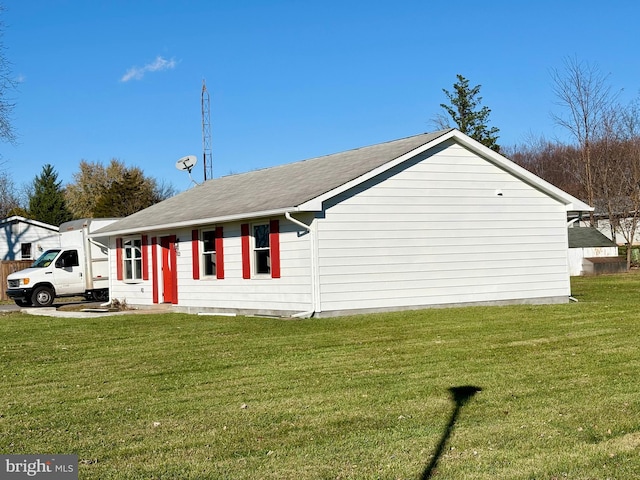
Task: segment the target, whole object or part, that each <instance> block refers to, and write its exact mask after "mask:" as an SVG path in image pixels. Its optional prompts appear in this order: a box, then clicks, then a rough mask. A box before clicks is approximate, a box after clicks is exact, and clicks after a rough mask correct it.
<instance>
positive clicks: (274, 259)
mask: <svg viewBox="0 0 640 480" xmlns="http://www.w3.org/2000/svg"><path fill="white" fill-rule="evenodd" d="M269 248H270V250H271V278H280V222H278V220H271V221H270V222H269Z"/></svg>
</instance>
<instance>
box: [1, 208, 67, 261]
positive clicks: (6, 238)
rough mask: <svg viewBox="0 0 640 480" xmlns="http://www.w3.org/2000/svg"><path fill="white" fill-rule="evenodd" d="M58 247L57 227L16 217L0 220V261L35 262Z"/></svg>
mask: <svg viewBox="0 0 640 480" xmlns="http://www.w3.org/2000/svg"><path fill="white" fill-rule="evenodd" d="M59 246H60V235H59V233H58V227H56V226H54V225H49V224H48V223H43V222H38V221H37V220H30V219H28V218H24V217H21V216H18V215H14V216H12V217H8V218H5V219H3V220H0V259H1V260H35V259H36V258H38V257H39V256H40V254H41V253H42V252H44V251H45V250H47V249H48V248H55V247H59Z"/></svg>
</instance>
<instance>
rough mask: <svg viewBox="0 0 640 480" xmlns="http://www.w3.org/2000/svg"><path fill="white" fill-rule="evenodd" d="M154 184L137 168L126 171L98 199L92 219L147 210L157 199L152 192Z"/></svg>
mask: <svg viewBox="0 0 640 480" xmlns="http://www.w3.org/2000/svg"><path fill="white" fill-rule="evenodd" d="M154 186H155V182H152V181H149V179H147V178H145V176H144V174H143V173H142V170H140V169H138V168H131V169H127V170H126V171H125V172H124V173H123V174H122V178H120V179H118V180H114V181H112V182H111V184H110V185H109V186H108V187H107V189H106V190H105V192H104V193H103V194H102V195H101V196H100V198H98V200H97V202H96V204H95V206H94V208H93V216H94V217H126V216H128V215H131V214H133V213H136V212H137V211H139V210H142V209H144V208H147V207H149V206H151V205H153V204H154V203H157V202H158V201H159V199H158V198H157V197H156V195H155V191H154Z"/></svg>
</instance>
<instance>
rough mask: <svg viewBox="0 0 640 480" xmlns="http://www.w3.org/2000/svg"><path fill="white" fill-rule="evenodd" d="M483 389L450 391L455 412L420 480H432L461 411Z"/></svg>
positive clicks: (464, 387)
mask: <svg viewBox="0 0 640 480" xmlns="http://www.w3.org/2000/svg"><path fill="white" fill-rule="evenodd" d="M481 390H482V389H481V388H480V387H475V386H473V385H464V386H462V387H451V388H450V389H449V393H450V394H451V400H453V402H454V403H455V408H454V409H453V412H451V418H450V419H449V423H448V424H447V427H446V428H445V430H444V432H443V433H442V438H441V439H440V443H439V444H438V448H436V451H435V453H434V454H433V458H432V459H431V462H430V463H429V465H428V466H427V468H425V469H424V471H423V472H422V476H421V477H420V480H427V479H429V478H431V476H432V475H433V474H434V473H435V470H436V466H437V465H438V460H439V459H440V457H441V456H442V452H443V451H444V446H445V445H446V443H447V440H449V437H450V436H451V432H452V431H453V427H454V425H455V424H456V421H457V420H458V415H460V410H461V409H462V407H463V406H464V405H465V404H466V403H467V402H468V401H469V400H470V399H471V398H472V397H473V396H474V395H475V394H476V393H478V392H479V391H481Z"/></svg>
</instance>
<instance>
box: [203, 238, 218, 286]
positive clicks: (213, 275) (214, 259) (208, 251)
mask: <svg viewBox="0 0 640 480" xmlns="http://www.w3.org/2000/svg"><path fill="white" fill-rule="evenodd" d="M205 234H210V235H211V248H210V249H207V241H206V240H205ZM200 241H201V242H202V253H201V254H200V260H201V262H200V263H201V265H202V276H203V277H205V278H217V267H218V266H217V264H216V262H217V257H216V229H215V227H213V228H210V229H209V228H207V229H203V230H201V231H200ZM208 256H210V257H211V260H207V257H208ZM207 264H211V265H212V266H213V270H212V271H211V273H207Z"/></svg>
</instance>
